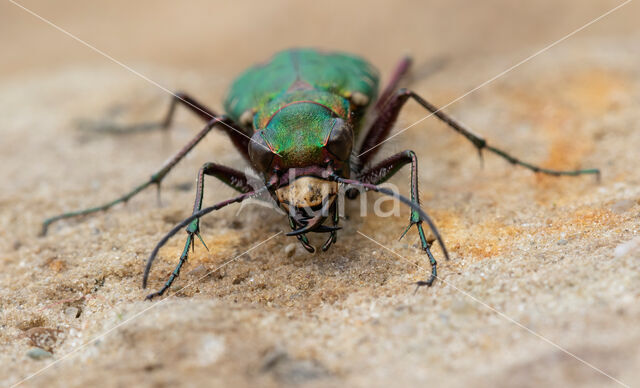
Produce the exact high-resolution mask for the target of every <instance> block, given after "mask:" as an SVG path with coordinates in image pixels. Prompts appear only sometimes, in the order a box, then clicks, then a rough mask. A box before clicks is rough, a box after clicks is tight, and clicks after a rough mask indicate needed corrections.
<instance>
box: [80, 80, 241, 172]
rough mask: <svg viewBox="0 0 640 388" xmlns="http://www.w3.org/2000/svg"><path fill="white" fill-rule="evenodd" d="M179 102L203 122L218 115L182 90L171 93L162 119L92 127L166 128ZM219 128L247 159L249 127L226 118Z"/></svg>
mask: <svg viewBox="0 0 640 388" xmlns="http://www.w3.org/2000/svg"><path fill="white" fill-rule="evenodd" d="M178 104H180V105H183V106H185V107H186V108H188V109H189V110H190V111H191V112H193V113H195V114H196V115H197V116H198V117H200V118H201V119H202V120H203V121H204V122H205V123H206V122H209V121H211V120H212V119H215V118H216V117H220V115H218V114H216V113H215V112H214V111H213V110H211V109H209V108H208V107H207V106H205V105H204V104H201V103H200V102H198V101H197V100H196V99H194V98H193V97H191V96H189V95H188V94H186V93H183V92H176V93H173V95H172V96H171V102H170V104H169V109H168V110H167V113H166V115H165V117H164V119H163V120H161V121H157V122H146V123H137V124H130V125H122V126H119V125H113V124H104V123H101V124H100V123H99V124H93V125H92V126H93V127H97V128H98V129H99V130H100V131H101V132H105V133H114V134H130V133H135V132H147V131H153V130H157V129H168V128H169V127H170V126H171V124H172V123H173V118H174V116H175V112H176V106H177V105H178ZM220 129H221V130H222V131H223V132H225V133H226V134H227V136H229V139H230V140H231V142H232V143H233V145H234V146H235V147H236V149H237V150H238V151H239V152H240V154H241V155H242V156H243V157H244V158H245V159H246V160H249V154H248V152H247V144H248V142H249V140H250V139H251V136H252V135H253V130H252V129H251V128H244V127H243V126H241V125H238V124H237V123H235V122H234V121H232V120H231V119H229V118H227V119H226V120H225V122H223V123H221V126H220Z"/></svg>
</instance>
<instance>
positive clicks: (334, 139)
mask: <svg viewBox="0 0 640 388" xmlns="http://www.w3.org/2000/svg"><path fill="white" fill-rule="evenodd" d="M352 148H353V129H352V127H351V125H350V123H349V122H347V121H346V120H344V119H342V118H340V117H337V116H336V114H335V113H333V112H332V111H331V110H329V109H328V108H327V107H325V106H323V105H319V104H316V103H310V102H299V103H295V104H292V105H289V106H286V107H284V108H282V109H281V110H280V111H279V112H277V113H276V114H274V116H273V117H272V118H271V120H270V121H269V123H268V124H267V126H266V127H265V128H264V129H262V130H260V131H257V132H256V133H255V134H254V135H253V138H252V141H251V143H250V145H249V156H250V158H251V161H252V163H253V165H254V167H255V168H256V169H257V170H258V171H260V172H262V173H263V174H264V176H265V180H266V181H268V182H271V183H273V184H275V188H276V189H275V191H274V192H273V193H272V194H273V196H274V199H276V201H277V202H278V204H279V205H280V206H281V207H282V209H283V210H285V211H287V212H288V213H289V215H290V217H291V219H292V221H293V222H294V224H295V228H296V230H295V232H296V234H298V233H306V232H310V231H315V232H326V231H330V230H333V229H332V228H331V227H326V226H322V223H323V222H324V220H325V219H326V217H327V215H328V213H329V212H330V211H331V210H332V207H333V206H334V203H335V199H336V197H337V195H338V184H337V183H336V182H333V181H329V180H327V177H328V176H329V175H330V174H332V173H338V174H339V175H341V176H346V177H348V175H349V157H350V155H351V150H352Z"/></svg>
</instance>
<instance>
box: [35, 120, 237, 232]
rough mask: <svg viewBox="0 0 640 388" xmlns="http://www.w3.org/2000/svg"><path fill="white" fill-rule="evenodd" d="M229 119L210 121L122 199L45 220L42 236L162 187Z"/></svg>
mask: <svg viewBox="0 0 640 388" xmlns="http://www.w3.org/2000/svg"><path fill="white" fill-rule="evenodd" d="M227 120H228V119H227V118H225V117H221V118H215V119H213V120H211V121H209V122H208V123H207V125H206V126H205V127H204V128H203V129H202V130H201V131H200V132H199V133H198V134H197V135H196V136H195V137H194V138H193V139H191V141H189V143H187V144H186V145H185V146H184V147H182V149H181V150H180V151H178V152H177V153H176V154H175V155H174V156H173V157H172V158H171V159H169V160H168V161H166V162H165V164H164V165H163V166H162V168H160V170H158V171H156V173H154V174H153V175H151V177H150V178H149V179H148V180H147V181H146V182H144V183H142V184H141V185H139V186H137V187H135V188H134V189H133V190H131V191H130V192H128V193H126V194H124V195H123V196H121V197H118V198H116V199H114V200H113V201H111V202H108V203H105V204H102V205H100V206H96V207H92V208H88V209H83V210H78V211H73V212H69V213H64V214H60V215H57V216H54V217H50V218H47V219H46V220H44V222H43V223H42V233H41V234H42V235H45V234H46V233H47V229H48V227H49V225H51V224H52V223H54V222H56V221H58V220H62V219H65V218H72V217H78V216H83V215H87V214H91V213H96V212H99V211H104V210H107V209H109V208H111V207H113V206H115V205H117V204H119V203H126V202H127V201H128V200H130V199H131V198H133V197H134V196H135V195H136V194H138V193H140V192H141V191H143V190H144V189H146V188H147V187H149V186H151V185H157V186H158V187H160V183H161V182H162V180H163V179H164V177H165V176H166V175H167V174H168V173H169V171H171V169H172V168H173V167H174V166H175V165H176V164H178V162H180V160H182V158H184V157H185V156H186V155H187V154H188V153H189V152H190V151H191V150H192V149H193V148H194V147H195V146H196V145H197V144H198V143H199V142H200V141H201V140H202V139H203V138H204V137H205V136H206V135H207V134H208V133H209V132H210V131H211V129H212V128H214V127H215V126H217V125H221V123H222V122H226V121H227Z"/></svg>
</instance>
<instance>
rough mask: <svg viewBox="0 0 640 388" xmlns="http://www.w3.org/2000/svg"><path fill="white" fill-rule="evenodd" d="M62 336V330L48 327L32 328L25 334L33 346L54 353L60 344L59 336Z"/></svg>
mask: <svg viewBox="0 0 640 388" xmlns="http://www.w3.org/2000/svg"><path fill="white" fill-rule="evenodd" d="M60 334H61V330H58V329H51V328H48V327H32V328H31V329H29V330H27V331H26V332H25V333H24V335H25V336H26V337H27V338H29V340H30V341H31V344H32V345H33V346H36V347H38V348H41V349H45V350H47V351H52V350H53V348H54V347H55V346H56V345H57V344H58V336H59V335H60Z"/></svg>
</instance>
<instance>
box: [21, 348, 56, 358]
mask: <svg viewBox="0 0 640 388" xmlns="http://www.w3.org/2000/svg"><path fill="white" fill-rule="evenodd" d="M27 356H28V357H30V358H32V359H34V360H44V359H45V358H51V357H53V354H51V352H47V351H46V350H44V349H40V348H31V349H29V350H28V351H27Z"/></svg>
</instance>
